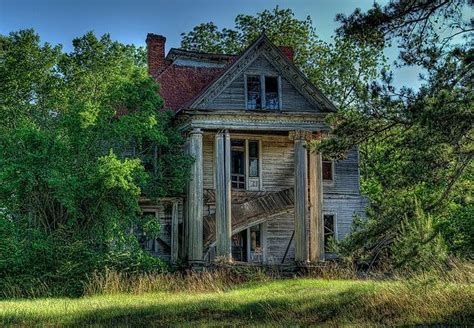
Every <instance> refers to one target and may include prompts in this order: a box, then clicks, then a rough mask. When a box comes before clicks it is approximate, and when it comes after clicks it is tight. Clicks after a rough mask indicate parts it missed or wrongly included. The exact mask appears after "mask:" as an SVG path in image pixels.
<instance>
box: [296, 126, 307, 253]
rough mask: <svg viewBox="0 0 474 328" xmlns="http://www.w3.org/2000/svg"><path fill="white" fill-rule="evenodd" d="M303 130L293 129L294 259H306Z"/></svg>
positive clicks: (304, 149) (305, 159)
mask: <svg viewBox="0 0 474 328" xmlns="http://www.w3.org/2000/svg"><path fill="white" fill-rule="evenodd" d="M305 135H306V132H305V131H295V133H294V148H295V155H294V156H295V261H296V262H307V261H308V239H307V226H306V218H307V216H308V159H307V158H308V157H307V150H306V140H305Z"/></svg>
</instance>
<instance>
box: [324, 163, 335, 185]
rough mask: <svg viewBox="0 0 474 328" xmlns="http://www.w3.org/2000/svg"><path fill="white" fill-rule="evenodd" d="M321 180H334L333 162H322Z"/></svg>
mask: <svg viewBox="0 0 474 328" xmlns="http://www.w3.org/2000/svg"><path fill="white" fill-rule="evenodd" d="M323 180H326V181H333V180H334V165H333V161H323Z"/></svg>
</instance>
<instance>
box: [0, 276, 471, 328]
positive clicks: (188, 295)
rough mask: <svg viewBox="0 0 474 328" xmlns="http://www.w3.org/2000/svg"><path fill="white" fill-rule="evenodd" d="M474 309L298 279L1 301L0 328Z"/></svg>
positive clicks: (410, 292)
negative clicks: (200, 289) (204, 289)
mask: <svg viewBox="0 0 474 328" xmlns="http://www.w3.org/2000/svg"><path fill="white" fill-rule="evenodd" d="M416 286H418V287H416ZM473 308H474V289H473V286H472V285H470V284H462V283H439V282H436V283H430V284H426V285H421V284H419V285H413V284H407V283H401V282H380V281H370V280H356V281H353V280H322V279H302V278H300V279H288V280H273V281H265V282H258V283H255V282H252V283H246V284H243V285H239V286H237V287H234V288H231V289H228V290H216V291H212V292H189V291H186V292H171V291H166V292H156V293H144V294H125V293H118V294H117V293H113V294H104V295H95V296H88V297H83V298H79V299H67V298H47V299H33V300H12V301H2V302H0V325H28V326H29V325H40V326H43V325H53V326H54V325H73V326H75V325H108V326H110V325H159V326H161V325H172V324H189V323H196V324H212V325H242V324H249V323H253V324H268V325H280V326H288V325H291V324H296V325H298V324H300V325H309V324H318V323H326V324H330V325H331V324H334V325H339V324H354V325H360V324H365V325H367V324H371V325H374V324H375V325H377V324H381V325H382V324H385V325H387V324H389V325H390V324H398V325H400V324H401V325H408V324H447V323H451V324H471V323H472V322H474V321H473V320H474V315H473V310H472V309H473Z"/></svg>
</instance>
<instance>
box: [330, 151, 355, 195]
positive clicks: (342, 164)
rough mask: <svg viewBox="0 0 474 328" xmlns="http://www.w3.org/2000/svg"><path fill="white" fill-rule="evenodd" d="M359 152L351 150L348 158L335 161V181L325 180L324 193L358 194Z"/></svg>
mask: <svg viewBox="0 0 474 328" xmlns="http://www.w3.org/2000/svg"><path fill="white" fill-rule="evenodd" d="M359 177H360V175H359V152H358V151H357V149H355V148H354V149H352V150H351V151H349V153H348V155H347V158H346V159H344V160H341V161H335V162H334V178H335V179H334V182H332V183H327V182H325V184H324V187H323V192H324V193H329V194H349V195H358V194H359V193H360V189H359V184H360V181H359V180H360V179H359Z"/></svg>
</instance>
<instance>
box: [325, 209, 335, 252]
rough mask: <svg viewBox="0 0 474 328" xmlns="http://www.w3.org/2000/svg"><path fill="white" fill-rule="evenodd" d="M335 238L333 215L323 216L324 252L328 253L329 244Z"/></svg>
mask: <svg viewBox="0 0 474 328" xmlns="http://www.w3.org/2000/svg"><path fill="white" fill-rule="evenodd" d="M335 238H336V230H335V222H334V215H333V214H325V215H324V251H325V252H329V251H330V247H329V246H330V243H331V240H332V239H335Z"/></svg>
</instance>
